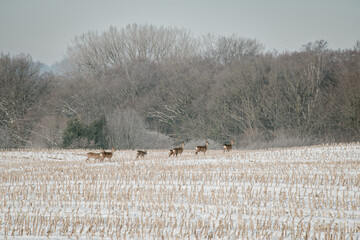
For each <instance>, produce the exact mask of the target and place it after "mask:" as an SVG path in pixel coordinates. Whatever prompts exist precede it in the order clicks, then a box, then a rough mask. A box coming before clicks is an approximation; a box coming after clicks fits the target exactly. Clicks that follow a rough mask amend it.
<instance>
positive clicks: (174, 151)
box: [169, 142, 185, 157]
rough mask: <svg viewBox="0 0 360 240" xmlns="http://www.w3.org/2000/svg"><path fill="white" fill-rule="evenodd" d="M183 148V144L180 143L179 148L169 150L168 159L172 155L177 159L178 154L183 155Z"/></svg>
mask: <svg viewBox="0 0 360 240" xmlns="http://www.w3.org/2000/svg"><path fill="white" fill-rule="evenodd" d="M184 147H185V143H184V142H182V143H181V147H178V148H174V149H171V150H170V151H169V157H170V156H171V155H174V156H176V157H177V155H178V154H180V155H181V154H182V153H183V151H184Z"/></svg>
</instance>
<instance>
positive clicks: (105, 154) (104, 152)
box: [100, 148, 116, 162]
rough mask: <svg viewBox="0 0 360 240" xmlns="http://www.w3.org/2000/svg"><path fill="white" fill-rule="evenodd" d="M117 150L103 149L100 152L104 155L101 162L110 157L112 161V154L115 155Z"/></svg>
mask: <svg viewBox="0 0 360 240" xmlns="http://www.w3.org/2000/svg"><path fill="white" fill-rule="evenodd" d="M115 151H116V150H115V149H114V148H112V149H111V152H106V151H104V150H102V151H101V152H100V155H102V158H101V162H103V161H104V159H105V158H108V159H109V161H111V158H112V156H113V155H114V152H115Z"/></svg>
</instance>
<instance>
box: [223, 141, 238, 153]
mask: <svg viewBox="0 0 360 240" xmlns="http://www.w3.org/2000/svg"><path fill="white" fill-rule="evenodd" d="M234 144H235V141H234V140H231V141H230V144H226V143H225V144H224V146H223V149H224V153H225V152H226V151H227V152H230V151H231V150H232V146H233V145H234Z"/></svg>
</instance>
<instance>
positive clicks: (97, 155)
mask: <svg viewBox="0 0 360 240" xmlns="http://www.w3.org/2000/svg"><path fill="white" fill-rule="evenodd" d="M102 151H104V150H102V149H101V152H100V153H94V152H88V153H87V154H86V155H87V159H86V160H85V161H86V162H88V161H89V160H90V159H91V158H93V159H95V160H96V159H100V162H102V160H103V158H104V155H103V153H102Z"/></svg>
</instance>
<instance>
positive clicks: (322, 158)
mask: <svg viewBox="0 0 360 240" xmlns="http://www.w3.org/2000/svg"><path fill="white" fill-rule="evenodd" d="M86 152H87V151H85V150H36V151H35V150H34V151H30V150H19V151H0V239H7V238H8V239H33V238H36V239H68V238H70V239H102V238H104V239H162V238H163V239H185V238H186V239H187V238H189V239H304V238H305V239H306V238H309V239H360V144H359V143H356V144H355V143H354V144H346V145H345V144H344V145H329V146H314V147H304V148H291V149H270V150H260V151H233V152H230V153H226V154H224V153H222V151H208V152H207V153H206V155H205V156H204V155H203V154H202V153H199V154H198V155H195V154H194V151H185V152H184V153H183V155H182V156H181V157H177V158H174V157H172V158H168V157H167V156H168V152H167V151H166V150H163V151H160V150H157V151H151V150H149V151H148V155H147V156H146V157H145V158H144V159H140V160H137V159H135V156H136V152H135V151H116V152H115V155H114V156H113V158H112V162H109V161H105V162H104V163H99V162H95V161H94V160H92V161H90V162H88V163H86V162H85V159H86ZM13 236H15V237H13Z"/></svg>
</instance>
